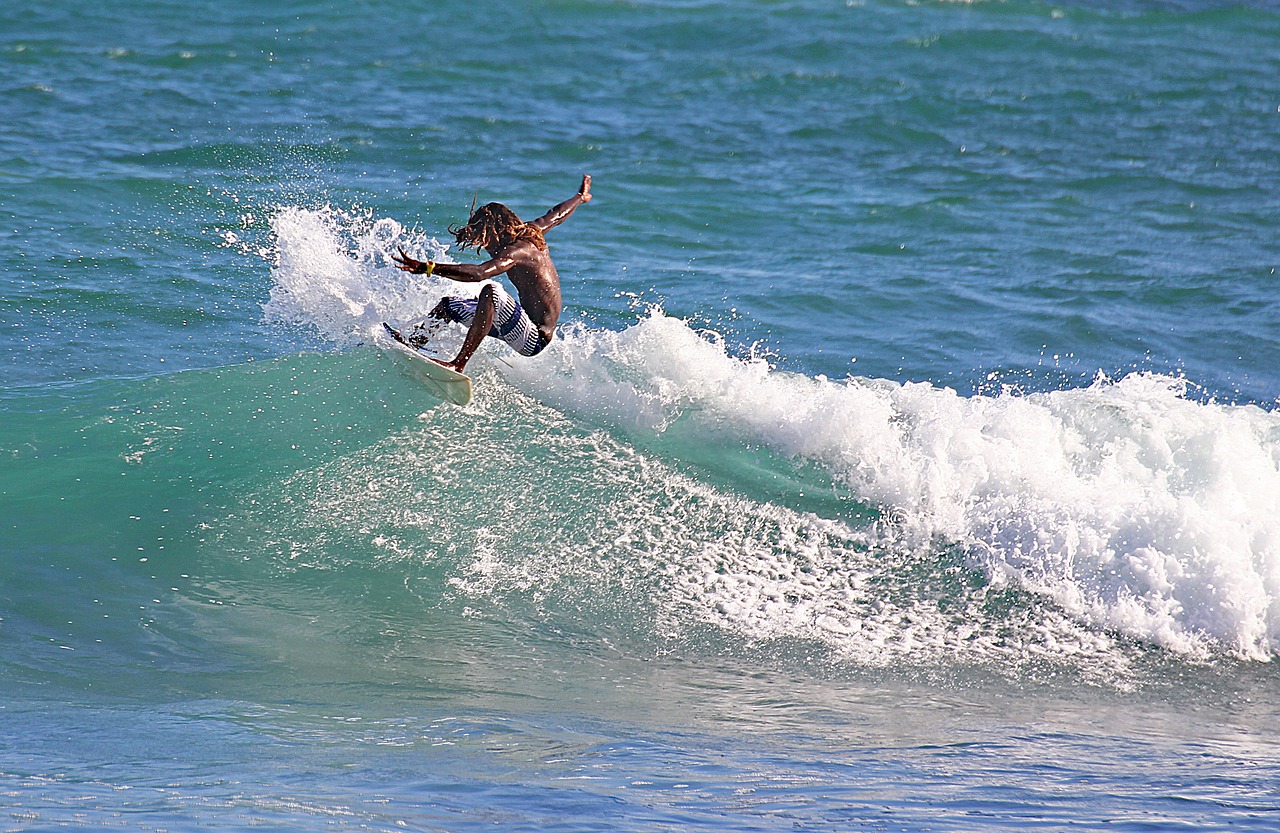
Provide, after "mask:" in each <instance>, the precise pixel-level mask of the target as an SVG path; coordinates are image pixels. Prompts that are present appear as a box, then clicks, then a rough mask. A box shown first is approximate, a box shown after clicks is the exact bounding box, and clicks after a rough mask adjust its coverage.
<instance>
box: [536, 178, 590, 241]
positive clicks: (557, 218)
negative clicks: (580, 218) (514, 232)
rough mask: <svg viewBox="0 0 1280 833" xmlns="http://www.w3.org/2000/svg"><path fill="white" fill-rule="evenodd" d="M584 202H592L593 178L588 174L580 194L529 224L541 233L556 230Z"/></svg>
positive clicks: (583, 180)
mask: <svg viewBox="0 0 1280 833" xmlns="http://www.w3.org/2000/svg"><path fill="white" fill-rule="evenodd" d="M584 202H591V176H590V175H589V174H588V175H586V176H583V177H582V187H581V188H579V189H578V193H576V194H574V195H573V196H572V197H570V198H569V199H567V200H565V201H564V202H562V203H560V204H559V205H557V206H556V207H555V208H553V209H551V210H550V211H548V212H547V213H546V214H543V215H542V216H541V217H539V218H538V219H536V220H533V221H532V222H530V223H529V225H531V226H537V227H538V230H539V231H546V230H547V229H552V228H555V227H556V226H558V225H560V224H561V223H563V222H564V221H565V220H567V219H569V215H570V214H572V213H573V210H574V209H575V208H577V207H578V206H580V205H582V204H583V203H584Z"/></svg>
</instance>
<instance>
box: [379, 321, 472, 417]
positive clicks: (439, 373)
mask: <svg viewBox="0 0 1280 833" xmlns="http://www.w3.org/2000/svg"><path fill="white" fill-rule="evenodd" d="M382 326H383V327H384V328H385V329H386V331H387V334H388V335H389V336H391V338H390V340H389V343H390V344H391V348H392V350H393V352H395V353H396V355H398V356H400V357H402V358H403V359H404V364H405V366H406V367H408V368H409V370H410V371H412V372H413V375H414V376H416V377H417V378H418V380H419V381H420V382H422V384H424V385H425V386H426V387H427V390H429V391H431V392H432V393H433V394H435V395H436V396H438V397H440V398H441V399H443V400H444V401H446V402H451V403H453V404H454V405H457V406H459V407H462V406H465V405H466V404H467V403H468V402H470V401H471V377H470V376H467V375H466V374H465V373H459V372H458V371H456V370H450V369H449V368H447V367H445V366H444V365H442V364H439V363H437V362H434V361H432V360H431V359H429V358H428V357H427V356H426V355H424V354H423V353H422V352H421V351H419V350H418V349H417V348H416V347H414V346H413V345H412V344H410V343H409V342H407V341H405V340H404V336H402V335H400V332H399V331H398V330H396V329H395V328H394V327H392V326H391V325H390V324H388V323H386V322H385V321H384V322H382Z"/></svg>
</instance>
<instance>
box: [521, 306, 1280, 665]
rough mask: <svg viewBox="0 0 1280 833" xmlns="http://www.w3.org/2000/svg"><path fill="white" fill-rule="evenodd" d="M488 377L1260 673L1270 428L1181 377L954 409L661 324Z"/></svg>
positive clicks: (1276, 562)
mask: <svg viewBox="0 0 1280 833" xmlns="http://www.w3.org/2000/svg"><path fill="white" fill-rule="evenodd" d="M506 375H507V376H508V377H509V378H510V379H511V380H512V381H513V382H515V383H516V384H517V385H519V386H520V387H521V388H523V389H525V390H528V391H530V392H532V393H534V394H535V395H537V396H538V397H540V398H542V399H544V400H545V401H548V402H552V403H554V404H556V405H557V407H560V408H562V409H565V410H568V411H570V412H576V413H582V414H585V415H589V416H590V417H592V418H593V419H597V420H600V419H603V420H610V421H615V422H616V423H617V424H618V425H619V426H622V427H624V428H628V429H631V430H634V429H636V428H642V429H647V430H653V431H662V430H664V429H665V428H666V426H668V425H670V424H671V423H672V422H673V421H674V420H675V419H676V418H678V417H681V416H684V417H685V418H686V419H691V420H693V421H695V422H697V423H698V424H699V425H700V426H701V427H703V428H704V429H705V430H706V431H707V432H709V434H718V435H721V436H726V437H729V438H737V439H741V440H747V441H750V442H758V443H764V444H766V445H768V446H770V447H772V448H774V449H777V450H778V451H780V452H782V453H784V454H787V455H794V456H797V457H801V458H804V459H807V460H812V461H815V462H817V463H820V464H821V465H823V466H824V467H825V468H826V469H827V470H828V471H829V472H830V473H831V476H832V478H833V480H834V481H836V482H838V483H840V484H843V485H844V486H846V487H848V488H849V489H850V490H851V491H852V493H853V494H854V495H856V496H857V497H858V498H860V499H863V500H868V501H873V502H875V503H877V504H879V505H880V506H881V507H883V508H884V509H886V510H889V513H890V515H891V516H892V517H893V518H894V519H895V520H896V521H898V522H899V523H898V526H897V530H896V532H895V534H897V535H905V538H904V539H903V540H906V541H914V542H916V545H920V544H921V543H922V542H925V541H928V540H930V539H933V538H936V537H939V536H940V537H942V538H943V539H945V540H948V541H953V542H956V543H958V544H960V545H962V546H963V547H965V548H966V549H967V550H968V551H969V552H970V553H971V554H972V558H973V559H975V561H976V562H977V563H980V564H981V566H982V567H983V569H984V570H985V571H986V572H987V574H988V575H989V577H990V578H991V580H992V581H993V582H995V583H997V584H999V583H1001V582H1008V581H1012V582H1016V583H1017V584H1019V585H1020V586H1022V587H1025V588H1028V589H1031V590H1034V591H1035V592H1037V593H1040V594H1043V595H1045V596H1048V597H1050V598H1052V599H1053V600H1054V601H1055V602H1056V603H1057V604H1059V605H1060V606H1061V607H1062V608H1063V609H1064V610H1066V611H1067V612H1069V613H1070V614H1072V615H1074V616H1076V617H1079V618H1080V619H1081V620H1083V621H1086V622H1089V623H1091V624H1092V625H1093V626H1095V627H1098V628H1102V629H1106V630H1113V631H1118V632H1120V633H1123V634H1127V635H1129V636H1132V637H1136V638H1138V639H1140V640H1143V641H1147V642H1152V643H1155V644H1158V645H1161V646H1164V647H1167V648H1170V649H1172V650H1175V651H1178V652H1181V653H1185V654H1189V655H1195V656H1205V655H1209V654H1212V653H1217V652H1220V651H1222V650H1224V649H1225V650H1226V651H1229V652H1231V653H1233V654H1236V655H1238V656H1241V657H1247V658H1251V659H1267V658H1269V657H1270V656H1271V654H1272V653H1273V651H1274V650H1275V647H1276V645H1277V639H1280V415H1277V414H1276V413H1274V412H1269V411H1264V410H1262V409H1261V408H1258V407H1255V406H1228V405H1219V404H1206V403H1202V402H1197V401H1193V400H1191V399H1188V398H1187V396H1186V385H1185V382H1184V381H1183V380H1180V379H1176V378H1171V377H1168V376H1161V375H1157V374H1148V373H1135V374H1133V375H1130V376H1128V377H1126V378H1123V379H1120V380H1117V381H1113V380H1109V379H1106V378H1099V379H1097V380H1096V381H1095V382H1094V383H1093V384H1092V385H1090V386H1089V387H1087V388H1081V389H1076V390H1064V391H1054V392H1050V393H1039V394H1032V395H1025V396H1024V395H1018V394H1016V393H1014V392H1012V391H1006V392H1004V393H1003V394H1001V395H999V396H994V397H992V396H974V397H961V396H959V395H957V394H956V393H955V392H954V391H952V390H949V389H945V388H938V387H935V386H932V385H928V384H897V383H894V382H888V381H884V380H868V379H853V378H850V379H847V380H842V381H832V380H828V379H825V378H816V379H815V378H807V377H804V376H798V375H795V374H789V373H782V372H777V371H775V370H772V369H771V368H770V367H769V365H768V364H767V363H766V362H765V361H763V360H761V359H751V358H747V359H742V358H735V357H733V356H730V355H729V354H728V352H727V351H726V349H725V345H724V344H723V343H722V341H721V340H720V339H719V338H717V337H715V336H714V334H712V335H706V334H699V333H696V332H694V331H693V330H692V329H690V328H689V327H688V326H687V325H686V324H685V323H684V322H681V321H678V320H676V319H672V318H670V317H668V316H666V315H664V314H662V313H661V311H659V310H654V311H652V312H651V313H650V314H649V316H648V317H647V318H645V319H644V320H642V321H640V322H639V323H638V324H636V325H635V326H633V327H631V328H629V329H627V330H624V331H623V332H619V333H613V332H600V331H593V330H589V329H586V328H582V327H578V328H571V329H569V330H568V331H567V332H566V333H565V337H564V338H563V339H562V340H560V341H559V342H557V343H556V344H555V345H553V347H551V348H549V350H548V351H547V353H544V355H543V356H542V357H539V359H538V363H537V364H536V365H535V364H534V363H532V362H513V363H512V368H511V369H510V370H508V371H506ZM906 545H907V546H910V544H906Z"/></svg>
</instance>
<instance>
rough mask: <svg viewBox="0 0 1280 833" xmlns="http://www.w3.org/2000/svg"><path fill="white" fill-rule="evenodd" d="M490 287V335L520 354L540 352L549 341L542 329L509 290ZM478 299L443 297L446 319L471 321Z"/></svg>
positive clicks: (499, 285)
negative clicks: (492, 311)
mask: <svg viewBox="0 0 1280 833" xmlns="http://www.w3.org/2000/svg"><path fill="white" fill-rule="evenodd" d="M493 289H494V296H493V301H494V314H493V326H492V327H491V328H490V329H489V336H490V338H496V339H498V340H500V341H505V342H506V343H507V346H508V347H510V348H511V349H512V350H515V351H516V352H517V353H519V354H520V355H522V356H536V355H538V354H539V353H541V352H542V350H543V348H544V347H546V346H547V345H548V344H549V343H550V341H549V340H547V339H544V338H543V336H542V331H541V330H539V329H538V326H537V325H536V324H534V323H533V319H531V318H530V317H529V313H527V312H525V311H524V309H523V308H522V307H521V306H520V302H519V301H517V300H516V299H515V298H513V297H511V293H509V292H507V290H505V289H503V287H502V285H501V284H498V283H494V284H493ZM479 302H480V301H479V299H478V298H445V299H444V305H445V311H446V312H447V313H448V316H449V320H450V321H456V322H458V323H459V324H465V325H466V326H468V327H470V326H471V322H472V321H474V320H475V317H476V306H477V305H478V304H479Z"/></svg>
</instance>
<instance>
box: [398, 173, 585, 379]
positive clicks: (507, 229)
mask: <svg viewBox="0 0 1280 833" xmlns="http://www.w3.org/2000/svg"><path fill="white" fill-rule="evenodd" d="M586 202H591V177H590V176H584V177H582V187H581V188H580V189H578V193H576V194H574V195H573V196H572V197H570V198H569V199H567V200H565V201H564V202H562V203H560V204H559V205H557V206H555V207H554V208H552V209H551V210H550V211H548V212H547V213H546V214H543V215H542V216H541V217H539V218H538V219H536V220H533V221H531V222H528V223H526V222H524V221H522V220H521V219H520V218H519V217H517V216H516V213H515V212H514V211H512V210H511V209H510V208H507V207H506V206H505V205H503V204H502V203H499V202H491V203H489V204H488V205H482V206H480V207H479V208H478V209H476V210H475V211H473V212H472V213H471V216H470V217H469V218H467V224H466V225H465V226H461V227H459V228H454V227H453V226H450V227H449V232H450V233H451V234H452V235H453V236H454V237H455V238H456V239H457V241H458V246H459V248H462V249H466V248H468V247H470V248H474V249H476V251H479V250H480V249H484V250H485V251H486V252H488V254H489V257H490V259H489V260H487V261H485V262H484V263H481V264H478V265H473V264H468V263H436V262H434V261H431V260H427V261H422V260H415V259H414V258H411V257H409V256H408V255H407V254H405V253H404V249H400V252H399V254H398V255H392V256H391V257H392V259H393V260H394V261H395V262H396V268H398V269H402V270H404V271H405V272H411V273H413V274H415V275H441V276H443V277H446V278H448V279H449V280H453V281H460V282H464V283H478V282H480V281H488V280H492V279H493V278H496V277H498V276H499V275H503V274H505V275H506V276H507V278H508V279H509V280H510V281H511V283H512V284H513V285H515V288H516V293H517V294H518V295H519V300H518V301H517V300H516V299H515V298H512V297H511V295H510V293H508V292H507V291H506V290H505V289H503V288H502V286H501V285H500V284H497V283H489V284H486V285H485V287H484V289H482V290H480V297H478V298H451V297H447V296H446V297H445V298H442V299H441V300H440V303H438V304H436V306H435V308H434V309H433V310H431V312H430V313H428V314H427V319H436V320H437V321H456V322H458V323H461V324H466V325H467V327H468V329H467V335H466V338H464V339H463V341H462V347H461V349H459V350H458V355H457V357H456V358H455V359H454V360H453V361H451V362H443V361H438V360H435V359H433V361H437V363H438V364H442V365H444V366H445V367H448V368H451V369H452V370H456V371H458V372H459V373H461V372H462V369H463V368H464V367H466V366H467V362H468V361H470V360H471V356H472V354H474V353H475V352H476V348H478V347H479V346H480V342H481V341H483V340H484V337H485V336H486V335H488V336H492V337H493V338H497V339H501V340H502V341H505V342H506V343H507V344H508V345H509V346H510V347H511V349H513V350H515V351H516V352H517V353H519V354H520V355H522V356H536V355H537V354H538V353H541V352H542V350H543V349H544V348H545V347H546V346H547V345H548V344H550V343H551V339H552V337H553V336H554V335H555V331H556V321H557V320H558V319H559V318H560V308H561V302H560V276H559V274H557V272H556V267H555V264H553V263H552V262H551V256H550V255H549V254H548V253H547V241H546V239H545V238H544V237H543V235H544V234H545V233H546V232H547V231H548V230H550V229H553V228H555V227H556V226H558V225H560V224H561V223H563V222H564V221H565V220H566V219H568V217H569V215H570V214H572V213H573V211H574V209H575V208H577V207H578V206H580V205H582V204H583V203H586ZM427 324H428V321H427V320H423V321H422V322H420V323H418V324H417V325H415V326H414V329H413V330H412V331H411V332H410V333H409V334H408V335H407V336H405V337H403V338H402V340H403V341H405V342H407V343H408V344H410V345H412V346H414V347H421V346H422V345H423V344H425V343H426V341H427V336H428V328H427ZM388 329H390V328H388ZM392 335H395V336H397V337H399V333H396V332H394V331H392Z"/></svg>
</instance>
